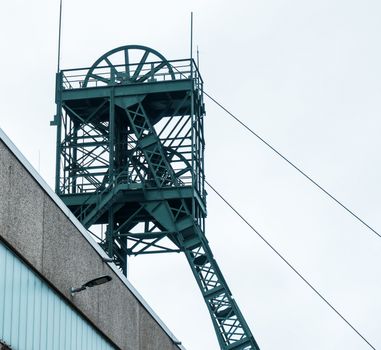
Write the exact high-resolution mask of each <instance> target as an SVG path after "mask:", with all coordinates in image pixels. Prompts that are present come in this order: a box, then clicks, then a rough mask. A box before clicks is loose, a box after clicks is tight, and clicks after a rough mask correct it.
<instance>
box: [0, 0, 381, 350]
mask: <svg viewBox="0 0 381 350" xmlns="http://www.w3.org/2000/svg"><path fill="white" fill-rule="evenodd" d="M63 6H64V8H63V34H62V61H61V66H62V68H75V67H87V66H90V65H91V64H92V63H93V62H94V61H95V60H96V59H97V58H98V57H99V56H100V55H102V54H103V53H105V52H106V51H108V50H110V49H112V48H115V47H117V46H121V45H124V44H141V45H146V46H150V47H152V48H154V49H156V50H158V51H159V52H161V53H162V54H163V55H164V56H165V57H167V58H168V59H178V58H187V57H189V19H190V11H194V25H195V28H194V43H195V45H198V46H199V51H200V69H201V73H202V75H203V78H204V81H205V90H206V91H207V92H208V93H210V94H211V95H213V96H214V97H215V98H216V99H217V100H218V101H220V102H221V103H222V104H224V105H225V106H226V107H227V108H229V109H230V110H231V111H233V112H234V113H235V114H236V115H237V116H239V117H240V118H241V119H242V120H243V121H244V122H246V123H247V124H248V125H250V126H251V127H252V128H253V129H254V130H256V131H257V132H258V133H259V134H260V135H262V136H263V137H264V138H265V139H266V140H268V141H269V142H270V143H272V144H273V145H274V146H275V147H277V148H278V149H279V150H280V151H281V152H283V153H284V154H285V155H287V156H288V157H290V158H291V159H292V160H293V161H294V162H295V163H296V164H297V165H298V166H300V167H301V168H303V169H304V170H305V171H306V172H307V173H308V174H310V175H311V176H312V177H313V178H314V179H316V180H317V181H318V182H319V183H321V184H322V185H323V186H324V187H325V188H327V189H328V190H329V191H331V192H332V193H333V194H335V195H336V196H337V197H338V198H340V199H341V200H342V201H343V202H344V203H346V204H347V205H348V206H349V207H350V208H352V209H353V210H354V211H355V212H356V213H358V214H359V215H360V216H361V217H362V218H364V219H365V220H366V221H367V222H369V224H370V225H371V226H373V227H375V228H376V229H377V230H379V231H381V216H380V215H379V212H380V208H381V203H380V197H381V185H380V181H379V180H380V178H381V165H380V163H379V161H380V148H381V138H380V128H381V121H380V113H381V103H380V102H381V98H380V97H381V96H380V95H381V64H380V62H381V48H380V34H381V21H380V18H381V2H380V1H379V0H361V1H360V0H321V1H308V0H287V1H285V0H250V1H249V0H235V1H225V0H223V1H222V0H220V1H217V0H210V1H206V0H203V1H202V0H193V1H187V2H185V1H179V0H177V1H176V0H163V1H153V0H147V1H126V0H125V1H122V0H109V1H100V0H80V1H78V0H77V1H75V0H64V1H63ZM58 8H59V1H58V0H54V1H52V0H49V1H48V0H39V1H30V0H12V1H5V0H4V1H2V2H1V4H0V36H1V37H0V38H1V39H0V43H1V54H0V64H1V80H0V96H1V100H0V108H1V109H0V110H1V112H0V127H1V128H2V129H3V130H4V131H5V132H6V133H7V134H8V135H9V137H10V138H11V139H12V140H13V141H14V143H15V144H16V145H17V146H18V147H19V149H20V150H21V151H22V152H23V153H24V155H25V156H26V157H27V158H28V159H29V161H30V162H31V163H32V164H33V165H34V166H35V167H36V169H39V170H40V172H41V174H42V176H43V177H44V178H45V179H46V181H47V182H48V183H49V184H50V186H53V181H54V153H55V130H54V128H52V127H50V126H49V121H50V120H51V119H52V117H53V115H54V110H55V105H54V89H55V86H54V79H55V76H54V75H55V70H56V63H57V59H56V57H57V53H56V52H57V26H58V24H57V22H58ZM205 102H206V111H207V115H206V157H207V158H206V173H207V178H208V179H209V181H210V182H211V183H212V184H214V185H215V186H216V188H218V189H219V190H220V191H221V192H222V193H223V194H224V195H225V196H226V197H227V198H228V199H229V200H230V201H231V202H232V204H234V205H235V206H236V207H237V209H238V210H239V211H241V212H242V214H243V215H245V216H246V218H247V219H248V220H249V221H250V222H251V223H252V224H253V225H254V226H255V227H256V228H257V229H258V230H259V231H260V232H261V233H262V234H263V235H264V236H265V237H266V238H267V239H268V240H269V241H270V242H272V243H273V244H274V246H275V247H277V248H278V249H279V251H280V252H281V253H282V254H284V256H286V257H287V258H288V259H289V260H290V261H291V262H292V263H293V264H294V265H295V266H296V267H297V268H298V269H299V270H300V271H301V273H302V274H303V275H304V276H305V277H306V278H307V279H308V280H309V281H311V283H312V284H313V285H315V286H316V287H317V288H318V289H319V290H320V291H321V292H322V294H323V295H324V296H326V297H327V299H328V300H329V301H330V302H332V303H333V304H334V305H335V306H336V307H337V308H338V310H340V311H341V312H342V313H343V314H344V315H345V317H347V318H348V319H349V320H350V321H351V322H352V323H353V325H354V326H355V327H357V328H358V329H359V330H360V331H361V332H362V333H363V335H364V336H365V337H367V338H368V340H369V341H370V342H371V343H372V344H373V345H374V346H375V347H376V348H380V349H381V298H380V295H381V279H380V277H381V238H379V237H377V236H376V235H375V234H373V233H372V232H370V231H369V230H367V229H365V228H364V227H363V226H362V225H361V224H359V223H358V222H356V221H355V220H353V218H352V217H350V216H349V215H348V214H347V213H345V212H344V211H343V210H342V209H341V208H339V207H338V206H337V205H336V204H334V203H333V202H332V201H331V200H329V199H328V198H327V197H326V196H325V195H323V194H322V193H321V192H319V191H318V190H316V189H315V188H314V187H313V186H312V185H311V184H310V183H308V182H307V181H306V180H305V179H303V178H302V177H301V176H300V175H299V174H297V173H296V172H295V171H294V170H293V169H291V168H290V167H289V166H287V165H286V164H285V162H284V161H282V160H280V159H279V158H278V157H277V156H275V155H274V154H273V153H271V151H269V150H268V149H267V148H266V147H265V146H264V145H263V144H261V143H260V142H258V141H257V140H256V139H255V138H253V137H252V136H251V135H250V134H248V133H247V132H246V131H245V130H243V129H242V127H240V126H238V125H237V124H236V123H235V122H234V121H233V120H232V119H230V118H229V117H228V116H227V115H226V113H224V112H222V111H221V110H220V109H219V108H217V107H216V106H215V105H214V104H213V103H212V102H211V101H209V100H208V99H205ZM207 237H208V239H209V241H210V244H211V246H212V249H213V251H214V254H215V257H216V259H217V261H218V263H219V264H220V267H221V269H222V271H223V273H224V275H225V277H226V279H227V281H228V283H229V286H230V288H231V290H232V292H233V295H234V296H235V298H236V300H237V302H238V304H239V306H240V308H241V310H242V312H243V314H244V315H245V317H246V320H247V322H248V323H249V325H250V327H251V330H252V332H253V333H254V335H255V337H256V339H257V341H258V343H259V345H260V346H261V348H262V349H264V350H272V349H273V350H276V349H293V350H306V349H309V350H321V349H332V350H337V349H346V350H361V349H364V350H365V349H369V347H368V346H367V345H366V344H365V343H364V342H363V341H362V340H361V339H360V338H359V337H358V336H357V335H356V334H355V333H354V332H353V331H352V330H351V329H350V328H349V327H348V326H347V325H346V324H345V323H344V322H343V321H342V320H340V319H339V318H338V317H337V315H335V314H334V313H333V312H332V311H331V310H330V309H328V307H327V306H326V305H325V304H323V303H322V302H321V300H319V299H318V298H317V297H316V296H315V295H314V294H313V293H312V292H311V291H310V290H309V289H308V288H307V287H306V286H305V285H304V284H303V283H302V282H301V281H300V280H299V279H298V278H297V277H296V276H295V274H294V273H293V272H292V271H291V270H290V269H289V268H288V267H287V266H286V265H285V264H284V263H283V262H282V261H281V260H280V259H279V258H278V257H277V256H275V254H274V253H273V252H272V251H270V250H269V249H268V247H267V246H265V245H264V243H263V242H262V241H261V240H260V239H258V237H257V236H256V235H255V234H254V233H253V232H252V231H250V230H249V229H248V227H247V226H245V225H244V224H243V223H242V222H241V221H239V220H238V219H237V217H235V216H234V215H233V213H232V212H231V211H230V210H229V209H228V208H226V206H224V204H223V203H221V201H220V200H219V199H218V198H216V196H215V195H214V194H213V193H212V192H211V191H209V196H208V219H207ZM129 276H130V279H131V281H132V283H133V284H134V285H135V286H136V287H137V289H138V290H139V291H140V292H141V294H142V295H143V296H144V297H145V299H146V300H147V301H148V303H149V304H150V305H151V306H152V308H153V309H154V310H155V311H156V312H157V313H158V315H159V316H160V317H161V318H162V319H163V321H164V322H165V323H166V324H167V326H168V327H169V328H170V329H171V330H172V331H173V333H174V334H175V335H176V336H177V337H178V338H179V339H180V340H181V341H182V342H183V344H184V346H185V347H186V348H187V349H188V350H196V349H217V348H218V345H217V342H216V338H215V335H214V332H213V328H212V323H211V321H210V319H209V316H208V313H207V310H206V307H205V306H204V304H203V300H202V298H201V294H200V292H199V291H198V288H197V285H196V282H195V281H194V280H193V277H192V274H191V271H190V269H189V268H188V266H187V263H186V260H185V257H183V256H181V255H170V256H164V255H161V256H153V257H146V256H142V257H137V258H132V259H130V267H129Z"/></svg>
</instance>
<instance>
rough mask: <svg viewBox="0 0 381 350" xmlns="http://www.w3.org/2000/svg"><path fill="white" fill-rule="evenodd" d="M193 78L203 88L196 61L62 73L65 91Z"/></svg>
mask: <svg viewBox="0 0 381 350" xmlns="http://www.w3.org/2000/svg"><path fill="white" fill-rule="evenodd" d="M192 76H193V79H194V83H195V88H196V89H201V88H202V85H203V81H202V78H201V76H200V73H199V71H198V68H197V65H196V64H195V62H194V60H193V59H182V60H172V61H156V62H144V63H143V64H141V63H132V64H128V65H125V64H121V65H107V66H98V67H89V68H75V69H65V70H62V71H61V87H62V89H63V90H70V89H83V88H92V87H101V86H117V85H130V84H141V83H152V82H163V81H173V80H185V79H192Z"/></svg>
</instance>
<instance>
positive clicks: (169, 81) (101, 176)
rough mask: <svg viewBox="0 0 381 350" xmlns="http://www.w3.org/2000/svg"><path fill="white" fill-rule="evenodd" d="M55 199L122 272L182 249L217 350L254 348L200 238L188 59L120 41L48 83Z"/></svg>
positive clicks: (199, 178)
mask: <svg viewBox="0 0 381 350" xmlns="http://www.w3.org/2000/svg"><path fill="white" fill-rule="evenodd" d="M56 104H57V114H56V116H55V118H54V121H53V122H52V124H53V125H55V126H56V127H57V155H56V181H55V182H56V185H55V186H56V188H55V190H56V193H57V194H58V195H59V196H60V197H61V199H62V200H63V201H64V203H65V204H66V205H67V206H68V207H69V208H70V209H71V211H72V212H73V213H74V215H75V216H76V217H77V218H78V219H79V220H80V221H81V223H82V224H83V225H84V226H85V227H86V228H87V229H89V230H91V232H93V233H94V234H95V235H96V236H97V237H98V241H99V244H100V245H101V247H102V248H103V249H104V250H105V251H106V252H107V254H108V255H109V257H110V259H113V261H115V263H116V264H117V265H118V266H119V267H120V269H121V270H122V271H123V273H124V274H125V275H126V274H127V263H128V256H131V255H139V254H157V253H169V252H183V253H184V254H185V256H186V258H187V260H188V263H189V265H190V267H191V270H192V273H193V275H194V277H195V279H196V281H197V284H198V286H199V288H200V290H201V293H202V295H203V298H204V300H205V303H206V305H207V308H208V311H209V313H210V316H211V319H212V322H213V325H214V329H215V332H216V335H217V338H218V342H219V345H220V348H221V349H224V350H228V349H229V350H230V349H255V350H257V349H259V347H258V345H257V343H256V341H255V339H254V337H253V335H252V333H251V331H250V329H249V327H248V325H247V323H246V321H245V319H244V317H243V315H242V313H241V311H240V309H239V308H238V305H237V303H236V301H235V300H234V298H233V296H232V294H231V292H230V290H229V287H228V285H227V283H226V281H225V279H224V277H223V275H222V273H221V271H220V269H219V267H218V265H217V262H216V260H215V259H214V257H213V254H212V251H211V249H210V246H209V244H208V240H207V238H206V236H205V218H206V191H205V181H204V180H205V174H204V117H205V107H204V102H203V80H202V78H201V75H200V72H199V70H198V67H197V65H196V64H195V62H194V60H193V59H181V60H174V61H168V60H166V59H165V58H164V57H163V56H162V55H161V54H160V53H159V52H157V51H155V50H153V49H151V48H148V47H145V46H140V45H128V46H122V47H118V48H116V49H113V50H111V51H109V52H107V53H105V54H104V55H102V56H101V57H100V58H99V59H98V60H96V61H95V63H94V64H93V65H92V66H91V67H90V68H84V69H82V68H78V69H70V70H61V71H59V72H58V73H57V80H56Z"/></svg>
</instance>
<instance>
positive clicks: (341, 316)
mask: <svg viewBox="0 0 381 350" xmlns="http://www.w3.org/2000/svg"><path fill="white" fill-rule="evenodd" d="M204 180H205V183H206V184H207V185H208V186H209V188H210V189H211V190H212V191H213V192H214V193H215V194H216V195H217V196H218V197H219V198H220V199H222V201H223V202H224V203H225V204H226V205H227V206H228V207H229V208H230V209H231V210H232V211H233V212H234V213H235V214H236V215H237V216H238V217H239V218H240V219H241V220H242V221H243V222H244V223H245V224H246V225H247V226H249V227H250V229H251V230H252V231H254V232H255V233H256V234H257V236H258V237H259V238H260V239H261V240H262V241H263V242H265V244H266V245H267V246H268V247H269V248H270V249H271V250H272V251H273V252H274V253H275V254H276V255H278V257H279V258H281V259H282V260H283V262H285V263H286V264H287V266H288V267H289V268H291V270H292V271H293V272H295V273H296V275H297V276H298V277H299V278H300V279H301V280H302V281H303V282H304V283H305V284H307V286H308V287H309V288H310V289H311V290H312V291H313V292H314V293H315V294H316V295H317V296H319V298H320V299H322V300H323V301H324V302H325V303H326V304H327V305H328V306H329V307H330V309H331V310H333V311H334V312H335V313H336V314H337V315H338V316H339V317H340V318H341V319H342V320H343V321H344V322H345V323H346V324H347V325H348V326H349V327H350V328H351V329H352V330H353V331H354V332H355V333H356V334H357V335H358V336H359V337H360V338H361V339H362V340H363V341H364V342H365V343H367V345H368V346H370V347H371V348H372V349H374V350H376V348H375V347H374V346H373V345H372V344H371V343H370V342H369V341H368V340H367V339H366V338H365V336H363V335H362V334H361V333H360V332H359V331H358V330H357V329H356V328H355V327H354V326H353V325H352V324H351V323H350V322H349V321H348V320H347V318H345V317H344V316H343V315H342V314H341V313H340V312H339V311H338V310H337V309H336V308H335V307H334V306H333V305H332V304H331V303H330V302H329V301H328V300H327V299H326V298H325V297H324V296H323V295H322V294H321V293H320V292H319V291H318V290H317V289H316V288H315V287H314V286H313V285H312V284H311V283H310V282H309V281H308V280H307V279H306V278H305V277H303V275H302V274H301V273H300V272H299V271H298V270H297V269H296V268H295V267H294V266H293V265H292V264H291V263H290V262H289V261H288V260H287V259H286V258H285V257H284V256H283V255H282V254H281V253H279V251H278V250H277V249H276V248H275V247H274V246H273V245H272V244H271V243H270V242H269V241H268V240H267V239H266V238H265V237H264V236H263V235H262V234H261V233H260V232H259V231H258V230H256V229H255V228H254V226H252V225H251V224H250V222H249V221H248V220H247V219H245V217H244V216H243V215H242V214H241V213H240V212H239V211H238V210H237V209H236V208H235V207H234V206H233V205H232V204H231V203H230V202H229V201H228V200H227V199H226V198H225V197H224V196H222V194H221V193H220V192H219V191H218V190H217V189H216V188H215V187H214V186H212V185H211V184H210V183H209V182H208V181H207V180H206V179H204Z"/></svg>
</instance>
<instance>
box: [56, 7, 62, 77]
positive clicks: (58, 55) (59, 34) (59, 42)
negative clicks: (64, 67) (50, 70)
mask: <svg viewBox="0 0 381 350" xmlns="http://www.w3.org/2000/svg"><path fill="white" fill-rule="evenodd" d="M61 23H62V0H60V15H59V24H58V54H57V73H59V71H60V61H61Z"/></svg>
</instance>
